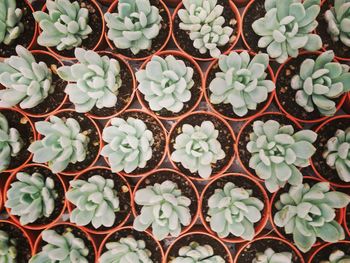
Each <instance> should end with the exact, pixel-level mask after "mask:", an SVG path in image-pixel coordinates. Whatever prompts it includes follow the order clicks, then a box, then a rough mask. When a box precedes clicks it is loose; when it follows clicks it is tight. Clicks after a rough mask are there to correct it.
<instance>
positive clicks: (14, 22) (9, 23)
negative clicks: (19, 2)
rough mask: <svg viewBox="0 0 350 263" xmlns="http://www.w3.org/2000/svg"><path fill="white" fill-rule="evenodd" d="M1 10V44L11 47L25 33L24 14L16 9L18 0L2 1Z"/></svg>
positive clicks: (0, 3)
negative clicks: (22, 20)
mask: <svg viewBox="0 0 350 263" xmlns="http://www.w3.org/2000/svg"><path fill="white" fill-rule="evenodd" d="M0 10H1V13H0V44H1V43H4V44H5V45H10V44H11V43H12V42H13V41H14V40H15V39H17V38H18V37H19V36H20V35H21V34H22V32H23V31H24V25H23V23H22V22H21V19H22V15H23V12H22V10H21V9H20V8H16V0H2V1H1V2H0Z"/></svg>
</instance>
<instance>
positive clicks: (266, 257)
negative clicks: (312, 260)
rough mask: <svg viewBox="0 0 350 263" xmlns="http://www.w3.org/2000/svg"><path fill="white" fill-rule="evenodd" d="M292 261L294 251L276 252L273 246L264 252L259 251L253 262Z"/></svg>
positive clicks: (284, 262)
mask: <svg viewBox="0 0 350 263" xmlns="http://www.w3.org/2000/svg"><path fill="white" fill-rule="evenodd" d="M282 262H283V263H292V253H290V252H279V253H277V252H275V251H274V250H273V249H272V248H267V249H266V250H265V251H264V253H261V252H258V253H256V255H255V258H254V259H253V261H252V263H282Z"/></svg>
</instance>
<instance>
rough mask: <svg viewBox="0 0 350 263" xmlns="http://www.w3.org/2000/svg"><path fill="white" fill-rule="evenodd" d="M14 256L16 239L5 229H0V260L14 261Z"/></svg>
mask: <svg viewBox="0 0 350 263" xmlns="http://www.w3.org/2000/svg"><path fill="white" fill-rule="evenodd" d="M16 258H17V248H16V240H15V239H14V238H10V237H9V235H8V234H7V233H6V232H5V231H2V230H0V261H1V262H7V263H14V262H16V261H17V260H16Z"/></svg>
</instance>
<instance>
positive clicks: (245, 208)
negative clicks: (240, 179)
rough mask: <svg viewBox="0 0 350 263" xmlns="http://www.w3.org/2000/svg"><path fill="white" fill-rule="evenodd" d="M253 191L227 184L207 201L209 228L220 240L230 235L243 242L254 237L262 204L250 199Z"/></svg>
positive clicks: (255, 199) (257, 200) (253, 198)
mask: <svg viewBox="0 0 350 263" xmlns="http://www.w3.org/2000/svg"><path fill="white" fill-rule="evenodd" d="M252 193H253V191H252V190H250V189H248V190H246V189H244V188H242V187H238V186H236V185H235V184H234V183H232V182H228V183H226V184H225V185H224V187H223V188H222V189H216V190H215V192H214V194H213V195H212V196H210V197H209V199H208V207H209V209H208V216H209V217H208V221H209V222H210V228H211V229H212V230H213V231H215V232H216V233H218V235H219V237H220V238H225V237H227V236H228V235H229V234H230V233H231V234H232V235H234V236H237V237H241V238H243V239H245V240H252V239H253V237H254V235H255V229H254V223H257V222H259V220H260V219H261V211H262V210H263V208H264V203H263V202H262V201H260V200H259V199H258V198H255V197H252Z"/></svg>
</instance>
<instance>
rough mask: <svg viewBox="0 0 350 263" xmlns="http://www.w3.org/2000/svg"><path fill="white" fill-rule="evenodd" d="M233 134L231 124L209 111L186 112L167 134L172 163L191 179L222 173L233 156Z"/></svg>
mask: <svg viewBox="0 0 350 263" xmlns="http://www.w3.org/2000/svg"><path fill="white" fill-rule="evenodd" d="M234 144H235V136H234V133H233V131H232V128H231V127H230V125H229V124H228V123H227V122H226V121H225V120H224V119H223V118H221V117H220V116H218V115H215V114H213V113H211V112H204V111H197V112H193V113H189V114H187V115H185V116H184V117H182V118H181V119H180V120H178V121H177V122H176V123H175V125H173V127H172V129H171V131H170V133H169V136H168V143H167V147H168V150H167V151H168V156H169V160H170V161H171V163H172V165H173V166H174V167H176V168H177V169H178V170H180V171H181V172H183V173H184V174H186V176H188V177H189V178H191V179H193V180H197V181H198V180H199V181H202V180H209V179H213V178H214V177H216V176H219V175H220V174H223V173H224V172H225V171H226V170H227V169H228V167H229V166H230V165H231V163H232V161H233V159H234V155H235V154H234Z"/></svg>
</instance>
